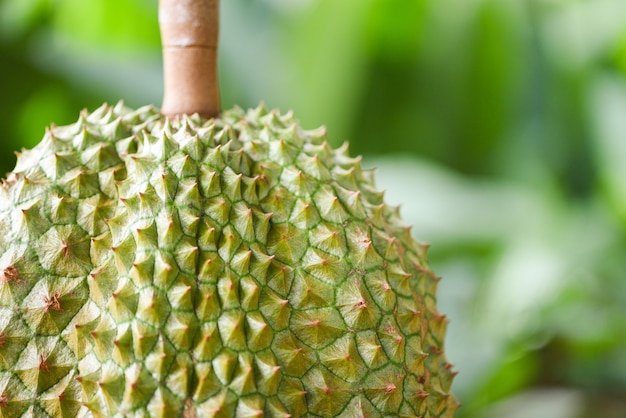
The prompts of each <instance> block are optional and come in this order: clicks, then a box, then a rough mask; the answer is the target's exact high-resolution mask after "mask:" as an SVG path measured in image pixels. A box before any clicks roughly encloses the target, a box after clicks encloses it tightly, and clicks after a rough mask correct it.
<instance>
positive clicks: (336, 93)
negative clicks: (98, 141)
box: [0, 0, 626, 418]
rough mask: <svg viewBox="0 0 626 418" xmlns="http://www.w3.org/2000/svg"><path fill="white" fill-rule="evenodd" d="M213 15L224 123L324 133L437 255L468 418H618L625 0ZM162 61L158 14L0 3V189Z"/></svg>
mask: <svg viewBox="0 0 626 418" xmlns="http://www.w3.org/2000/svg"><path fill="white" fill-rule="evenodd" d="M221 8H222V23H221V50H220V77H221V88H222V98H223V104H224V106H225V107H229V106H231V105H234V104H235V103H236V104H239V105H240V106H242V107H249V106H255V105H256V104H257V103H258V102H259V101H261V100H263V101H265V103H266V104H267V106H268V107H272V108H274V107H276V108H280V109H281V110H282V111H286V110H288V109H293V110H294V111H295V113H296V116H297V117H298V119H300V121H301V122H302V124H303V125H304V126H305V127H309V128H314V127H317V126H319V125H322V124H325V125H326V126H327V127H328V129H329V135H330V138H331V139H332V141H333V143H334V144H335V145H338V144H340V143H342V142H343V141H346V140H348V141H350V144H351V149H352V153H353V154H364V155H365V165H366V166H369V167H377V168H378V185H379V187H381V188H383V189H386V190H387V195H386V196H387V201H388V202H390V203H393V204H400V203H402V213H403V216H404V218H405V219H406V221H407V223H410V224H413V225H414V228H413V232H414V235H415V237H416V238H417V239H418V240H420V241H427V242H430V243H431V244H432V249H431V252H430V260H431V265H432V267H433V268H434V270H435V271H436V272H437V273H438V274H439V275H441V276H443V277H444V280H443V281H442V282H441V285H440V288H439V304H440V309H441V311H443V312H444V313H446V314H447V315H448V316H449V318H450V319H451V324H450V326H449V334H448V338H447V348H446V350H447V354H448V357H449V359H450V360H451V361H452V362H453V363H455V364H456V369H457V370H458V371H459V372H460V374H459V375H458V377H457V379H456V381H455V384H454V391H455V393H456V395H457V396H458V397H459V399H460V400H461V402H462V403H463V407H462V408H461V409H460V410H459V413H458V417H461V418H463V417H486V418H498V417H506V418H518V417H519V418H521V417H533V418H536V417H547V418H583V417H585V418H587V417H589V418H609V417H610V418H613V417H615V418H617V417H620V418H624V417H626V280H625V279H626V278H625V277H624V275H625V272H626V265H625V264H626V263H625V261H626V257H625V255H626V234H625V231H626V228H624V226H625V223H626V2H625V1H624V0H223V1H222V6H221ZM160 59H161V58H160V43H159V34H158V27H157V1H156V0H88V1H85V0H0V136H1V138H2V140H1V145H0V147H1V149H2V152H1V154H0V156H1V158H0V171H1V172H3V173H4V172H7V171H9V170H11V169H12V167H13V165H14V163H15V158H14V155H13V153H12V151H13V150H15V149H20V148H22V147H27V148H28V147H32V146H34V145H35V144H36V143H37V142H38V141H39V139H40V138H41V137H42V135H43V132H44V127H45V126H47V125H49V124H50V123H51V122H54V123H56V124H57V125H62V124H68V123H71V122H73V121H75V120H76V119H77V117H78V113H79V111H80V109H82V108H85V107H86V108H88V109H91V110H93V109H94V108H96V107H97V106H99V105H100V104H101V103H102V102H103V101H108V102H110V103H115V102H117V101H118V100H119V99H123V100H124V101H125V102H126V104H128V105H129V106H132V107H137V106H140V105H143V104H146V103H154V104H156V105H159V103H160V100H161V94H162V85H161V76H162V69H161V61H160Z"/></svg>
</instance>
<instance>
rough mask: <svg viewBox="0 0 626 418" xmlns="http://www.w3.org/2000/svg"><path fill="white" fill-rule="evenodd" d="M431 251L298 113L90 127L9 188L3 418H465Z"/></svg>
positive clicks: (53, 133) (0, 260)
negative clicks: (446, 348) (447, 351)
mask: <svg viewBox="0 0 626 418" xmlns="http://www.w3.org/2000/svg"><path fill="white" fill-rule="evenodd" d="M425 252H426V248H425V247H424V246H420V245H417V244H416V243H415V242H414V240H413V239H412V238H411V234H410V231H409V228H408V227H406V226H403V225H402V223H401V221H400V219H399V216H398V211H397V209H395V208H390V207H388V206H387V205H385V203H384V201H383V195H382V193H380V192H378V191H377V190H376V189H375V187H374V184H373V175H372V173H371V172H368V171H364V170H362V169H361V165H360V159H358V158H351V157H349V155H348V153H347V147H346V146H343V147H341V148H339V149H332V148H331V147H330V146H329V144H328V143H327V142H326V140H325V131H324V130H323V129H320V130H317V131H304V130H302V129H301V128H299V127H298V125H297V124H296V123H295V122H294V120H293V118H292V116H291V114H287V115H280V114H278V113H277V112H274V111H272V112H268V111H267V110H266V109H265V108H264V107H263V106H259V107H258V108H256V109H251V110H248V111H243V110H241V109H238V108H236V109H233V110H229V111H226V112H224V114H223V115H222V116H221V118H220V119H215V120H213V119H212V120H208V121H203V120H200V119H199V118H197V117H186V116H185V117H182V118H180V119H177V120H167V119H166V118H164V117H163V116H161V115H160V114H159V113H158V111H157V110H156V109H154V108H152V107H144V108H141V109H138V110H131V109H128V108H126V107H124V106H123V105H122V104H121V103H120V104H118V105H116V106H108V105H103V106H102V107H101V108H99V109H97V110H96V111H94V112H93V113H91V114H89V113H87V112H83V113H82V114H81V116H80V118H79V120H78V121H77V122H76V123H75V124H73V125H70V126H64V127H52V128H50V129H49V130H48V131H47V132H46V134H45V136H44V138H43V140H42V142H41V143H40V144H39V145H37V146H36V147H35V148H34V149H33V150H30V151H23V152H22V153H21V154H20V155H19V156H18V162H17V165H16V168H15V170H14V171H13V172H12V173H10V174H9V175H8V177H7V179H6V180H5V181H4V182H3V184H2V186H1V187H0V417H22V416H29V417H31V416H34V417H45V416H51V417H74V416H82V417H87V416H94V417H113V416H128V417H147V416H154V417H163V416H181V415H185V416H188V417H194V416H203V417H231V416H236V417H258V416H268V417H299V416H310V417H331V416H342V417H365V416H367V417H376V416H402V417H423V418H425V417H451V416H453V414H454V410H455V409H456V408H457V406H458V404H457V401H456V400H455V399H454V397H453V396H452V395H451V394H450V386H451V383H452V379H453V377H454V374H455V373H454V372H453V371H451V365H450V363H448V362H447V361H446V360H445V357H444V354H443V351H442V350H443V342H444V335H445V328H446V319H445V316H443V315H441V314H439V313H438V312H437V310H436V306H435V292H436V286H437V282H438V278H437V277H436V276H435V275H434V274H433V273H432V272H431V271H430V270H429V268H428V266H427V264H426V258H425V257H426V256H425Z"/></svg>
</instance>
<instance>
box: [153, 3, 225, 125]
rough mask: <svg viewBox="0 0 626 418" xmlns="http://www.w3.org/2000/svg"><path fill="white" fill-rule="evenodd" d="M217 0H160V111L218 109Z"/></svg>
mask: <svg viewBox="0 0 626 418" xmlns="http://www.w3.org/2000/svg"><path fill="white" fill-rule="evenodd" d="M218 3H219V1H218V0H159V26H160V28H161V42H162V44H163V72H164V78H165V84H164V90H165V91H164V94H163V105H162V106H161V113H163V114H164V115H167V116H177V115H182V114H193V113H198V114H200V116H202V117H205V118H211V117H215V116H217V115H218V114H219V112H220V97H219V87H218V85H217V40H218V32H219V7H218Z"/></svg>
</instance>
